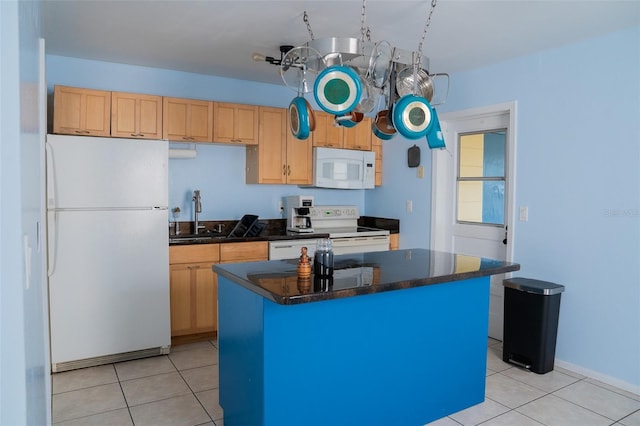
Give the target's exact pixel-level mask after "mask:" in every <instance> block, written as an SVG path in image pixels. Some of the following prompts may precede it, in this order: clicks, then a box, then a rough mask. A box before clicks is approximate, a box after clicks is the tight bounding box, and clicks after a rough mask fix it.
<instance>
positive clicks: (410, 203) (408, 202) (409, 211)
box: [407, 200, 413, 213]
mask: <svg viewBox="0 0 640 426" xmlns="http://www.w3.org/2000/svg"><path fill="white" fill-rule="evenodd" d="M412 211H413V201H411V200H407V213H411V212H412Z"/></svg>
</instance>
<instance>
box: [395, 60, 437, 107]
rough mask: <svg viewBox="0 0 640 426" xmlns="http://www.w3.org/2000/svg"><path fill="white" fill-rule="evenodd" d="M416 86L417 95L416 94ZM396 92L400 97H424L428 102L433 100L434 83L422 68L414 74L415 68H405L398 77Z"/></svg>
mask: <svg viewBox="0 0 640 426" xmlns="http://www.w3.org/2000/svg"><path fill="white" fill-rule="evenodd" d="M414 84H415V89H416V90H415V93H414ZM396 90H397V92H398V95H400V97H402V96H405V95H410V94H412V95H416V96H422V97H423V98H425V99H426V100H427V101H429V102H431V99H433V81H432V80H431V77H430V76H429V74H428V73H427V72H426V71H425V70H423V69H422V68H421V69H419V70H417V72H415V73H414V69H413V66H409V67H405V68H403V69H402V70H400V72H398V75H397V76H396Z"/></svg>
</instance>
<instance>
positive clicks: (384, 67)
mask: <svg viewBox="0 0 640 426" xmlns="http://www.w3.org/2000/svg"><path fill="white" fill-rule="evenodd" d="M392 61H393V47H391V44H390V43H389V42H388V41H386V40H383V41H380V42H378V43H377V44H376V45H375V47H374V48H373V52H372V53H371V58H370V59H369V70H368V73H367V77H368V79H369V80H370V81H371V82H372V83H373V86H374V87H377V88H378V89H380V88H382V87H383V86H384V85H385V84H386V83H387V81H388V80H389V75H390V74H391V68H392V67H393V63H392Z"/></svg>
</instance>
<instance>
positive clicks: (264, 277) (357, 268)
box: [213, 249, 520, 305]
mask: <svg viewBox="0 0 640 426" xmlns="http://www.w3.org/2000/svg"><path fill="white" fill-rule="evenodd" d="M297 263H298V260H297V259H295V260H272V261H266V262H249V263H233V264H216V265H213V270H214V272H216V273H218V274H219V275H222V276H224V277H226V278H228V279H230V280H231V281H233V282H235V283H237V284H239V285H241V286H243V287H245V288H247V289H249V290H251V291H253V292H254V293H257V294H259V295H261V296H263V297H265V298H266V299H268V300H271V301H272V302H275V303H278V304H281V305H293V304H299V303H308V302H317V301H321V300H331V299H339V298H344V297H353V296H359V295H365V294H371V293H378V292H384V291H392V290H401V289H405V288H412V287H420V286H425V285H432V284H439V283H446V282H450V281H459V280H466V279H470V278H477V277H483V276H487V275H496V274H502V273H506V272H512V271H517V270H519V269H520V265H519V264H517V263H509V262H503V261H499V260H492V259H485V258H480V257H474V256H465V255H459V254H453V253H445V252H437V251H431V250H426V249H407V250H392V251H383V252H370V253H357V254H344V255H337V256H335V259H334V266H335V271H334V278H333V280H332V282H329V280H321V279H317V278H315V277H314V276H313V274H312V275H311V278H308V279H306V280H305V279H298V276H297V272H296V266H297Z"/></svg>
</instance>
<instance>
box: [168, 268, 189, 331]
mask: <svg viewBox="0 0 640 426" xmlns="http://www.w3.org/2000/svg"><path fill="white" fill-rule="evenodd" d="M169 287H170V292H169V297H170V306H171V335H172V336H180V335H184V334H189V333H191V329H192V326H191V304H192V295H193V294H192V291H191V267H190V265H189V264H179V265H171V267H170V268H169Z"/></svg>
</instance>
